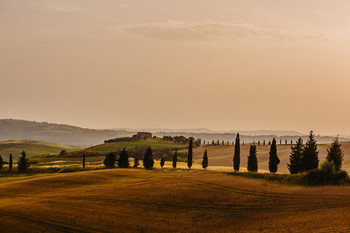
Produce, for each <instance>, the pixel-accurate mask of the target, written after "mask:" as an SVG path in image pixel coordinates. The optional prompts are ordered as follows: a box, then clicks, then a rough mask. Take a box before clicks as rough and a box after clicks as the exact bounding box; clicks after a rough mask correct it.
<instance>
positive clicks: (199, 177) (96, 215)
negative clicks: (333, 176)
mask: <svg viewBox="0 0 350 233" xmlns="http://www.w3.org/2000/svg"><path fill="white" fill-rule="evenodd" d="M0 181H1V179H0ZM349 207H350V187H313V188H310V187H297V186H291V187H290V186H281V185H277V184H273V183H266V182H264V181H262V180H255V179H249V178H243V177H236V176H231V175H226V174H224V173H216V172H209V171H206V172H204V171H194V170H193V171H187V170H186V171H184V170H178V171H173V170H169V169H166V170H154V171H147V170H143V169H113V170H98V171H88V172H78V173H67V174H51V175H45V176H39V177H31V178H22V177H20V178H18V179H11V180H8V181H3V182H0V226H1V232H300V231H303V232H311V231H312V232H349V231H350V208H349Z"/></svg>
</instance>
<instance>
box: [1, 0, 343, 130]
mask: <svg viewBox="0 0 350 233" xmlns="http://www.w3.org/2000/svg"><path fill="white" fill-rule="evenodd" d="M349 11H350V2H349V1H348V0H337V1H328V0H305V1H295V0H284V1H280V0H218V1H212V0H167V1H164V0H147V1H144V0H75V1H71V0H50V1H47V0H36V1H32V0H0V32H1V34H0V109H1V110H0V118H15V119H25V120H35V121H48V122H54V123H66V124H72V125H77V126H82V127H88V128H115V127H120V128H174V129H177V128H199V127H204V128H209V129H215V130H262V129H265V130H297V131H300V132H304V133H306V132H308V131H309V130H311V129H312V130H314V131H315V132H316V133H317V134H332V135H336V134H341V135H350V124H349V119H350V107H349V103H350V91H349V88H350V17H349Z"/></svg>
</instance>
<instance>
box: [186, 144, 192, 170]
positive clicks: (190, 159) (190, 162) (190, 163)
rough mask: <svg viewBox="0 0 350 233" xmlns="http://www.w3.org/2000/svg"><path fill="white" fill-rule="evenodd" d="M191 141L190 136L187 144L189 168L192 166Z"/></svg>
mask: <svg viewBox="0 0 350 233" xmlns="http://www.w3.org/2000/svg"><path fill="white" fill-rule="evenodd" d="M192 147H193V141H192V138H191V139H190V142H189V145H188V153H187V167H188V168H189V169H191V167H192V156H193V151H192Z"/></svg>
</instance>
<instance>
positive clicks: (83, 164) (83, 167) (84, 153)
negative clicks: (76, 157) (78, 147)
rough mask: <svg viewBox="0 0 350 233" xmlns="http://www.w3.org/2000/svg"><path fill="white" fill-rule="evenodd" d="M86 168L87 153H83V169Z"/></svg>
mask: <svg viewBox="0 0 350 233" xmlns="http://www.w3.org/2000/svg"><path fill="white" fill-rule="evenodd" d="M84 168H85V153H84V154H83V169H84Z"/></svg>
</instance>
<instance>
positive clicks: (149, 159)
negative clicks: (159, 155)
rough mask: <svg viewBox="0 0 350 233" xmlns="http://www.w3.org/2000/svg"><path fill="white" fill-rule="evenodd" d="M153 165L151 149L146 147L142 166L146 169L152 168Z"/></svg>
mask: <svg viewBox="0 0 350 233" xmlns="http://www.w3.org/2000/svg"><path fill="white" fill-rule="evenodd" d="M153 165H154V161H153V153H152V149H151V147H148V149H147V151H146V153H145V156H144V158H143V166H144V167H145V168H146V169H152V168H153Z"/></svg>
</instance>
